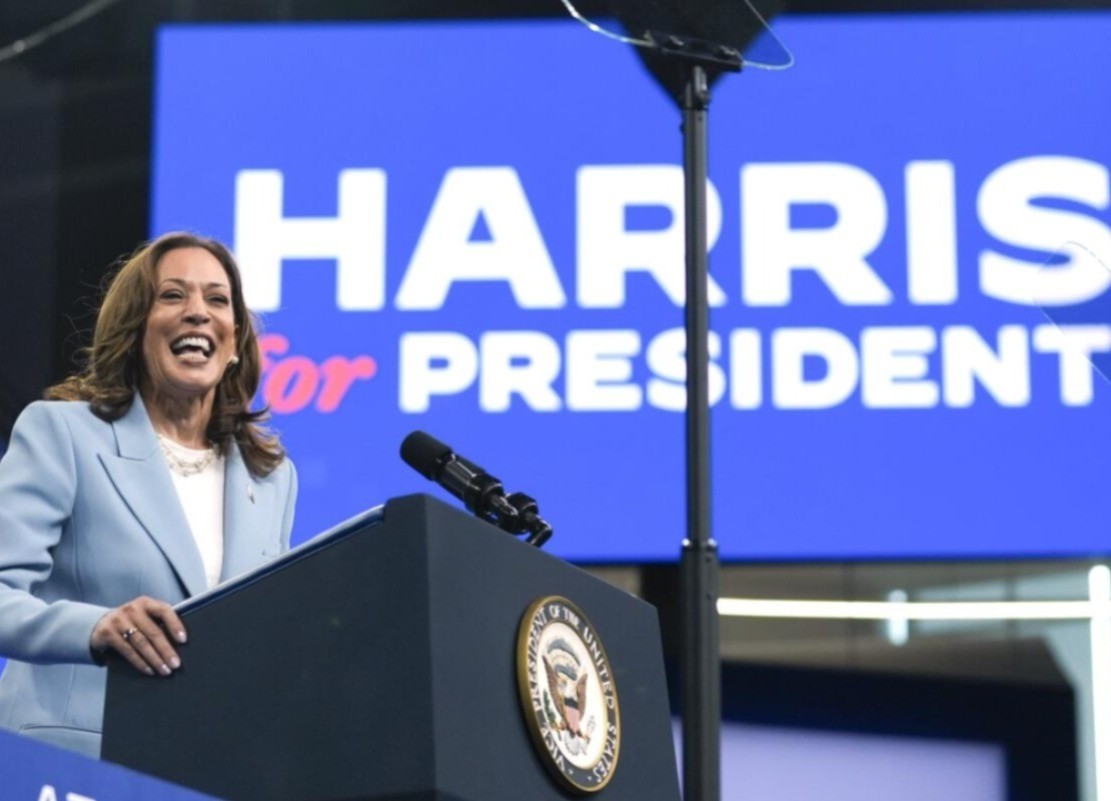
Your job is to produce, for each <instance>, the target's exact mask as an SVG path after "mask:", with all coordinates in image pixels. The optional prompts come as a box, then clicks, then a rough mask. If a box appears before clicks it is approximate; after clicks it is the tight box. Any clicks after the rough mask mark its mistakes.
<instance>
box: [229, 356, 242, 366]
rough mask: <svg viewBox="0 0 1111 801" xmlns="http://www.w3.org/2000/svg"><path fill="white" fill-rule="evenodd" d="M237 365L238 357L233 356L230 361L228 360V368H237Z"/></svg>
mask: <svg viewBox="0 0 1111 801" xmlns="http://www.w3.org/2000/svg"><path fill="white" fill-rule="evenodd" d="M237 364H239V357H238V356H232V357H231V358H230V359H228V367H235V365H237Z"/></svg>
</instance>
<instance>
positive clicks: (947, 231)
mask: <svg viewBox="0 0 1111 801" xmlns="http://www.w3.org/2000/svg"><path fill="white" fill-rule="evenodd" d="M906 184H907V188H906V193H907V295H908V296H909V298H910V301H911V303H916V304H928V303H932V304H946V303H954V302H956V300H957V209H956V178H955V176H954V174H953V164H952V162H948V161H912V162H911V163H910V164H908V165H907V169H906Z"/></svg>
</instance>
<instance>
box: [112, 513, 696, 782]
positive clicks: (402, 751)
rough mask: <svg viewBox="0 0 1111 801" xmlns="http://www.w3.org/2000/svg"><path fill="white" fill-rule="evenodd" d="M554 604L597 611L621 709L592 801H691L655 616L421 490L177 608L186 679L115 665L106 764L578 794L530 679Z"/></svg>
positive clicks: (596, 706) (210, 777) (186, 774)
mask: <svg viewBox="0 0 1111 801" xmlns="http://www.w3.org/2000/svg"><path fill="white" fill-rule="evenodd" d="M556 596H558V597H562V598H564V599H567V600H569V601H570V602H571V603H572V604H573V606H574V607H577V609H578V610H581V613H582V614H583V615H585V617H586V618H589V623H590V624H591V627H592V628H591V631H590V632H588V634H589V635H590V636H592V637H594V638H595V639H596V640H597V641H598V642H599V643H600V644H601V646H602V648H601V649H596V651H595V652H596V653H603V651H604V655H605V656H606V657H608V664H607V666H606V667H605V668H604V673H606V674H608V675H604V676H603V677H604V678H608V679H609V680H610V690H611V692H612V694H613V696H614V698H615V701H614V702H613V703H612V707H613V709H615V710H617V713H618V718H619V730H618V732H617V734H616V736H615V737H614V738H612V739H613V740H614V742H613V743H611V744H609V745H607V748H609V747H610V745H612V746H614V750H615V753H614V754H613V755H614V756H616V760H613V759H610V758H608V757H607V758H606V759H605V760H603V762H604V763H605V765H604V769H605V771H604V772H606V773H607V775H606V777H605V778H606V780H607V782H608V783H606V784H605V786H604V787H603V788H602V789H600V790H598V791H597V792H594V793H591V794H592V795H594V796H596V797H597V798H599V799H603V798H604V799H607V800H608V801H626V799H627V800H628V801H633V800H634V799H635V800H636V801H644V800H646V799H660V801H678V799H679V788H678V778H677V774H676V768H675V753H674V745H673V741H672V733H671V725H670V714H669V707H668V699H667V688H666V684H665V678H664V673H663V657H662V652H661V647H660V635H659V627H658V623H657V618H656V612H655V609H654V608H653V607H651V606H650V605H649V604H647V603H644V602H643V601H640V600H638V599H636V598H634V597H633V596H631V595H629V594H628V593H626V592H624V591H622V590H620V589H618V588H616V587H613V586H612V585H610V584H607V583H606V582H603V581H601V580H599V579H597V578H595V577H593V576H591V575H589V574H587V573H585V572H584V571H582V570H579V569H578V568H575V567H573V566H572V565H569V564H567V563H566V562H564V561H562V560H560V559H558V558H556V557H554V556H551V555H550V554H547V553H544V552H542V551H540V550H538V549H536V548H533V547H531V546H528V545H526V544H524V543H523V542H520V541H518V540H516V539H514V538H513V537H511V536H510V535H508V534H505V533H503V532H501V531H499V530H498V529H496V528H495V527H493V526H491V525H489V524H488V523H486V522H484V521H482V520H479V519H477V518H475V517H471V516H469V515H467V514H464V513H463V512H461V511H458V510H456V509H453V508H451V507H449V506H447V505H445V504H443V503H441V502H439V501H437V500H435V499H433V498H430V497H428V496H424V495H412V496H406V497H402V498H398V499H395V500H391V501H389V502H388V503H386V504H385V506H384V507H382V508H380V510H378V511H375V512H372V513H368V514H365V515H363V516H361V517H360V518H356V519H354V520H353V521H351V522H350V523H349V524H347V525H343V526H340V527H337V529H334V530H333V531H332V532H329V533H328V534H326V535H322V536H321V537H318V538H317V539H316V540H314V541H312V542H310V543H309V544H307V545H306V546H302V547H301V548H298V549H295V550H294V551H291V552H290V553H288V554H286V555H285V556H283V557H282V558H280V559H278V560H276V561H275V562H272V563H270V564H269V565H267V566H264V567H263V568H260V569H259V570H257V571H255V572H253V573H251V574H248V575H246V576H244V577H241V578H240V579H237V580H235V581H233V582H231V583H229V584H227V585H224V586H222V587H219V588H217V589H216V590H214V591H212V592H210V593H207V594H205V595H202V596H198V597H197V598H195V599H191V600H190V601H187V602H185V603H184V604H182V605H181V607H179V614H181V616H182V618H183V620H184V621H185V624H186V626H187V627H188V630H189V643H188V644H187V645H185V646H182V648H181V655H182V662H183V666H182V668H181V669H180V670H179V671H177V672H176V674H175V675H174V676H172V677H170V678H166V679H157V678H150V677H147V676H144V675H142V674H140V673H139V672H138V671H135V670H134V669H133V668H131V667H130V666H129V665H127V664H126V663H123V662H122V661H116V662H114V663H113V664H111V665H110V666H109V677H108V693H107V704H106V709H105V720H104V739H103V751H102V756H103V759H105V760H108V761H111V762H116V763H119V764H121V765H124V766H127V767H130V768H133V769H136V770H139V771H142V772H145V773H148V774H151V775H153V776H157V777H160V778H164V779H167V780H169V781H172V782H175V783H177V784H180V785H183V786H185V787H191V788H194V789H196V790H199V791H201V792H204V793H208V794H210V795H214V796H217V797H219V798H223V799H226V800H227V801H257V799H267V801H324V800H325V799H328V800H330V801H331V800H338V799H349V800H350V801H357V800H359V799H387V798H388V799H407V800H408V799H411V800H412V801H419V800H420V799H451V800H452V801H499V799H505V801H510V799H512V800H513V801H517V799H530V801H540V800H541V799H566V798H568V797H574V796H576V795H579V793H577V792H576V791H575V788H574V787H573V786H570V785H569V784H568V783H567V781H566V780H564V779H561V777H560V775H559V774H560V767H559V762H558V757H559V755H558V754H555V751H554V750H551V751H550V749H549V748H548V746H549V745H551V743H548V744H547V745H546V743H545V741H544V738H543V737H542V736H540V734H539V733H538V732H539V730H538V728H537V727H536V726H535V725H533V724H532V723H531V722H530V720H529V712H530V710H529V709H528V704H527V695H526V701H525V702H523V700H522V693H521V692H520V691H519V688H518V679H519V676H518V674H519V672H520V671H521V670H523V667H522V665H523V664H524V663H526V662H527V661H528V656H529V654H528V653H527V652H528V648H529V646H528V645H527V644H526V642H525V640H526V639H527V637H526V635H527V631H526V629H528V626H527V625H526V626H524V627H523V626H522V619H523V618H524V617H525V615H526V613H527V612H528V611H529V610H530V609H531V608H533V607H535V604H536V602H537V601H538V599H543V598H548V597H556ZM541 615H543V612H541ZM561 636H562V635H561ZM562 641H563V640H562V639H560V640H559V642H562ZM532 656H533V657H536V654H535V653H534V654H532ZM600 659H601V658H600V657H599V664H601V662H600ZM536 661H537V659H535V658H534V659H533V662H534V663H535V662H536ZM587 661H593V660H592V659H590V660H587ZM545 662H546V664H548V665H549V667H551V664H552V660H547V659H545ZM568 664H569V665H570V663H568ZM556 667H557V668H558V667H559V666H558V665H556ZM572 667H573V666H572ZM560 669H562V668H560ZM565 672H566V671H565ZM549 677H550V679H551V681H552V682H555V681H556V679H557V678H558V676H557V674H556V673H555V672H554V669H553V672H551V673H550V674H549ZM523 678H524V677H523V676H522V679H523ZM559 680H560V681H562V680H563V679H559ZM525 683H526V684H527V681H526V682H525ZM539 685H544V686H542V687H540V686H539ZM538 687H539V692H540V695H541V696H542V697H543V699H544V701H543V706H544V707H546V708H547V710H548V714H549V715H550V716H551V718H550V720H551V721H553V722H556V718H555V716H554V712H553V710H552V704H551V701H552V700H553V699H552V698H551V695H550V694H549V695H545V694H544V692H545V691H547V690H548V689H552V690H553V692H554V687H555V685H554V684H553V685H552V687H551V688H549V687H548V686H547V684H546V682H544V681H543V680H541V681H540V682H539V683H537V682H535V681H534V684H533V689H538ZM580 687H581V685H580ZM561 697H562V696H561ZM582 697H583V696H582V695H581V694H580V696H579V698H580V699H581V698H582ZM568 699H569V700H567V701H566V704H567V706H568V707H572V706H575V705H576V701H575V700H574V699H575V696H574V691H573V690H572V691H570V694H569V696H568ZM557 700H558V699H557ZM537 706H538V708H539V707H540V706H541V705H540V704H538V705H537ZM558 706H559V711H560V714H561V715H562V714H563V713H564V711H565V710H564V701H559V703H558ZM603 706H605V704H604V703H600V702H599V699H598V698H595V699H594V700H591V699H590V697H589V696H587V704H586V708H585V709H584V710H583V712H582V714H583V715H584V716H585V715H588V714H590V713H592V712H593V713H594V715H595V717H597V715H599V714H601V712H602V707H603ZM564 718H565V719H567V720H570V721H571V722H572V726H571V729H570V730H571V731H573V729H574V726H575V725H579V726H580V728H581V722H577V719H576V718H573V717H571V716H569V715H564ZM560 725H561V726H562V725H563V724H560ZM565 728H566V727H565ZM555 731H556V729H555V728H553V729H552V732H555ZM603 734H604V732H600V731H599V732H594V733H593V734H592V735H590V736H592V737H596V736H600V735H603ZM553 736H554V734H553ZM565 736H568V737H570V736H571V734H570V733H568V734H566V735H565ZM584 736H586V735H585V734H584ZM581 742H585V740H583V741H581ZM549 751H550V752H549ZM597 770H601V769H597ZM588 789H589V788H588Z"/></svg>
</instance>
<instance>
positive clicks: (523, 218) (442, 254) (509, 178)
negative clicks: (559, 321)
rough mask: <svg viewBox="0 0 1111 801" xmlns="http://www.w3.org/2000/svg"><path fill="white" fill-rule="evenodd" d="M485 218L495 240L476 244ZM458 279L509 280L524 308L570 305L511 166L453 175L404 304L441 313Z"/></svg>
mask: <svg viewBox="0 0 1111 801" xmlns="http://www.w3.org/2000/svg"><path fill="white" fill-rule="evenodd" d="M479 219H482V220H483V221H484V222H485V223H486V227H487V229H488V231H489V234H490V236H489V238H488V239H481V240H477V241H474V240H472V238H471V235H472V231H473V230H474V227H475V225H476V224H477V222H478V221H479ZM456 281H505V282H506V283H507V284H508V285H509V289H510V291H511V292H512V293H513V298H514V299H515V300H516V302H517V305H518V306H520V307H521V308H523V309H558V308H562V307H563V306H564V305H565V304H566V303H567V298H566V296H565V295H564V293H563V287H562V286H561V285H560V283H559V277H558V276H557V275H556V270H555V265H554V264H552V257H551V256H550V255H549V253H548V248H547V246H546V245H545V244H544V238H543V236H541V234H540V228H539V226H538V225H537V224H536V218H535V217H533V214H532V208H531V207H530V206H529V202H528V198H527V197H526V196H525V190H524V187H522V186H521V180H520V178H519V177H518V175H517V171H516V170H514V169H513V168H511V167H456V168H453V169H450V170H448V171H447V173H446V174H445V175H444V180H443V183H442V184H440V191H439V193H438V194H437V195H436V200H435V202H434V203H433V204H432V210H431V211H430V212H429V213H428V220H427V221H426V222H425V224H424V230H423V231H422V232H421V235H420V241H419V242H417V247H416V250H415V251H414V252H413V258H412V260H411V261H410V262H409V269H408V270H406V271H405V277H404V278H403V279H402V282H401V287H400V289H398V292H397V298H396V301H395V303H396V306H397V308H399V309H426V310H427V309H439V308H440V307H441V306H443V305H444V301H445V300H446V299H447V295H448V291H449V290H450V289H451V286H452V284H453V283H454V282H456Z"/></svg>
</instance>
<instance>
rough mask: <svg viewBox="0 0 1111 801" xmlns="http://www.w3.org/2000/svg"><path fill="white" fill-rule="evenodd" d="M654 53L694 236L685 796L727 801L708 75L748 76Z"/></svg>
mask: <svg viewBox="0 0 1111 801" xmlns="http://www.w3.org/2000/svg"><path fill="white" fill-rule="evenodd" d="M648 39H649V40H651V41H652V42H653V44H655V46H656V53H658V54H659V55H662V56H664V57H667V58H669V59H670V60H672V61H673V62H674V63H676V65H677V66H678V67H680V68H681V69H682V70H683V86H682V92H681V93H680V94H679V96H678V100H679V105H680V108H681V109H682V112H683V128H682V130H683V181H684V208H685V227H686V307H685V310H684V315H685V329H686V337H687V410H686V452H687V537H686V539H684V540H683V547H682V556H681V558H680V563H679V587H680V598H679V602H680V621H681V628H682V632H681V636H680V643H681V645H682V653H681V655H680V674H681V682H680V686H681V692H682V710H683V796H684V798H685V799H687V801H719V799H720V798H721V647H720V635H719V619H718V610H717V600H718V595H719V592H720V573H721V563H720V561H719V558H718V545H717V542H715V541H714V539H713V537H712V535H711V526H710V522H711V521H710V512H711V505H710V393H709V384H710V353H709V341H708V338H709V318H710V312H709V301H708V299H707V283H708V281H709V272H710V269H709V252H708V243H707V240H706V217H707V215H706V180H707V150H708V148H707V112H708V110H709V106H710V82H709V78H708V76H707V72H706V70H707V67H715V68H717V69H719V70H720V69H724V70H728V71H734V72H735V71H739V70H740V69H741V63H742V62H741V54H740V52H739V51H738V50H736V49H734V48H731V47H728V46H725V45H719V44H716V43H711V42H705V41H701V40H698V39H691V38H686V37H680V36H674V35H670V34H666V33H662V34H661V33H656V32H650V33H649V34H648Z"/></svg>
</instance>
